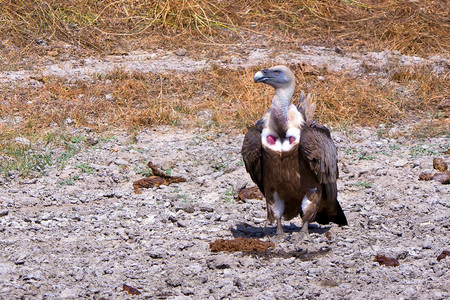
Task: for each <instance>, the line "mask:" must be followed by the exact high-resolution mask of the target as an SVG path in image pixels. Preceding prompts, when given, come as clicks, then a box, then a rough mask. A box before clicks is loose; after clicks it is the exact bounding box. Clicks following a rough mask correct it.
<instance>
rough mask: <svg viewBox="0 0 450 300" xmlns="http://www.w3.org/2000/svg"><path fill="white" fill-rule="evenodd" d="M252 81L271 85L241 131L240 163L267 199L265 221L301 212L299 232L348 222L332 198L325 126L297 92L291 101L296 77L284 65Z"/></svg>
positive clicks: (332, 164) (332, 159)
mask: <svg viewBox="0 0 450 300" xmlns="http://www.w3.org/2000/svg"><path fill="white" fill-rule="evenodd" d="M254 81H255V82H256V83H260V82H262V83H265V84H268V85H270V86H272V87H273V88H274V89H275V96H274V97H273V99H272V105H271V108H270V109H269V110H268V111H267V112H266V113H265V114H264V115H263V116H262V118H261V119H259V120H258V121H256V123H255V125H254V126H252V127H251V128H250V129H249V130H248V132H247V133H246V135H245V138H244V142H243V145H242V151H241V152H242V156H243V160H244V163H245V168H246V170H247V172H248V173H249V174H250V177H251V178H252V180H253V182H255V183H256V185H257V186H258V188H259V190H260V191H261V192H262V193H263V195H264V196H265V198H266V203H267V222H266V224H267V223H269V224H272V223H273V221H274V220H275V221H276V223H277V233H278V234H281V233H283V227H282V223H281V219H282V218H284V219H285V220H291V219H292V218H294V217H296V216H298V215H300V216H301V217H302V220H303V225H302V231H304V232H305V233H306V234H307V233H308V224H309V223H310V222H314V221H315V222H318V223H319V224H328V223H329V222H333V223H336V224H338V225H347V219H346V217H345V214H344V212H343V210H342V208H341V206H340V204H339V202H338V201H337V186H336V179H337V178H338V175H339V173H338V167H337V150H336V146H335V144H334V142H333V140H332V139H331V135H330V131H329V130H328V128H326V127H325V126H323V125H321V124H318V123H316V122H315V121H314V120H313V116H314V110H315V104H314V103H313V102H312V100H311V97H310V96H309V95H308V96H307V97H305V94H304V93H303V92H302V93H301V96H300V99H299V103H298V105H297V106H295V105H294V104H292V103H291V98H292V95H293V94H294V90H295V76H294V74H293V73H292V71H291V70H290V69H289V68H287V67H286V66H275V67H272V68H269V69H265V70H262V71H259V72H257V73H256V74H255V76H254Z"/></svg>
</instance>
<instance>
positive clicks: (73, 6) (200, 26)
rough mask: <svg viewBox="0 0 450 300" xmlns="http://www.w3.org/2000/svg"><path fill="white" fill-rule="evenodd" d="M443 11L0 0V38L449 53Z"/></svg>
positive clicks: (427, 1)
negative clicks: (259, 43) (257, 43)
mask: <svg viewBox="0 0 450 300" xmlns="http://www.w3.org/2000/svg"><path fill="white" fill-rule="evenodd" d="M449 15H450V6H449V5H448V2H447V1H445V0H417V1H409V0H386V1H373V0H360V1H356V0H331V1H318V0H293V1H276V0H268V1H246V0H233V1H212V0H199V1H194V0H162V1H156V0H143V1H131V0H106V1H96V0H74V1H63V0H47V1H37V0H31V1H12V0H0V38H1V39H2V40H3V41H4V42H3V43H4V44H8V43H12V44H14V45H15V46H18V47H20V48H24V47H28V48H39V47H38V44H39V41H41V40H42V41H47V42H50V41H52V42H55V41H56V42H58V41H60V42H66V43H71V44H77V45H80V46H81V47H82V48H84V49H87V50H93V51H96V52H107V53H114V52H121V51H129V50H135V49H141V48H151V47H155V45H157V46H159V47H161V46H163V47H178V46H180V44H183V45H185V46H189V45H191V46H192V42H194V45H195V46H196V47H198V46H199V42H200V43H203V42H205V41H206V42H209V43H213V44H214V43H228V44H229V43H231V44H234V43H242V42H244V41H245V39H247V38H248V36H249V34H250V35H252V34H258V35H263V36H264V37H265V39H266V42H267V43H274V42H276V43H279V44H280V46H281V45H282V46H283V47H295V46H298V43H299V42H300V43H303V42H307V43H310V44H311V43H314V44H321V45H327V46H340V47H344V48H351V49H353V50H358V49H365V50H376V51H380V50H385V49H389V50H398V51H401V52H402V53H405V54H418V55H428V54H434V53H442V52H447V53H448V50H449V45H450V41H449V35H448V32H449V31H450V28H449V25H450V24H449V17H448V16H449ZM244 33H245V34H246V35H245V36H243V34H244ZM36 41H38V43H37V42H36ZM289 43H291V44H292V45H289Z"/></svg>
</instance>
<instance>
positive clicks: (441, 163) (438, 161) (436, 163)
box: [433, 157, 448, 172]
mask: <svg viewBox="0 0 450 300" xmlns="http://www.w3.org/2000/svg"><path fill="white" fill-rule="evenodd" d="M433 168H435V169H436V170H438V171H441V172H445V171H447V168H448V165H447V163H446V162H445V160H444V159H442V158H438V157H436V158H433Z"/></svg>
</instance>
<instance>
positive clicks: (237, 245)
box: [209, 237, 275, 252]
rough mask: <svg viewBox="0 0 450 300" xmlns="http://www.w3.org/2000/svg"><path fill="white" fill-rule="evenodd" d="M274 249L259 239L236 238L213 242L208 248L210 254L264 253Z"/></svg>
mask: <svg viewBox="0 0 450 300" xmlns="http://www.w3.org/2000/svg"><path fill="white" fill-rule="evenodd" d="M273 247H275V244H274V243H272V242H265V241H261V240H259V239H253V238H248V239H246V238H242V237H238V238H235V239H234V240H225V239H220V240H215V241H214V242H212V243H210V244H209V248H210V249H211V251H212V252H219V251H227V252H236V251H244V252H253V251H266V250H267V249H269V248H273Z"/></svg>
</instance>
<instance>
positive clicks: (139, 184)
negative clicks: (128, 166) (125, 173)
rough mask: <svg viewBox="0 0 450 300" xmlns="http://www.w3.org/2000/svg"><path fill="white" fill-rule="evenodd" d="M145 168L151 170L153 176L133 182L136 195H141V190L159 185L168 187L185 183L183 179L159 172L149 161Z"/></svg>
mask: <svg viewBox="0 0 450 300" xmlns="http://www.w3.org/2000/svg"><path fill="white" fill-rule="evenodd" d="M147 166H148V167H149V168H150V169H151V170H152V174H153V176H149V177H146V178H142V179H139V180H136V181H135V182H133V188H134V192H135V193H136V194H141V193H142V191H141V188H152V187H155V186H160V185H169V184H172V183H178V182H186V179H185V178H183V177H178V176H170V175H167V174H165V173H163V172H161V171H160V170H158V168H157V167H156V166H155V165H154V164H152V163H151V162H150V161H149V162H148V163H147Z"/></svg>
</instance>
